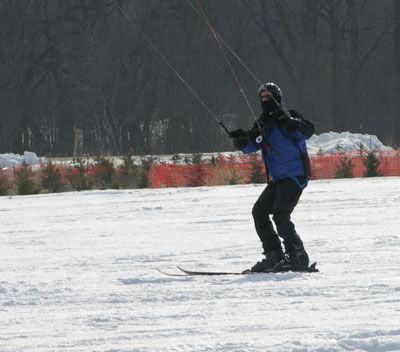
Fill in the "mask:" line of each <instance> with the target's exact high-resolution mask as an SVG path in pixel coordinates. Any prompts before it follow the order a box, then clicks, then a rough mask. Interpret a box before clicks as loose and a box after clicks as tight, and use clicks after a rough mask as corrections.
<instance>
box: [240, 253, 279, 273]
mask: <svg viewBox="0 0 400 352" xmlns="http://www.w3.org/2000/svg"><path fill="white" fill-rule="evenodd" d="M263 254H264V255H265V259H263V260H262V261H261V262H257V264H255V265H254V266H253V267H252V268H251V269H250V270H245V271H244V272H253V273H256V272H264V271H268V270H271V269H272V268H273V267H274V266H275V265H276V264H277V263H279V262H280V261H281V260H283V259H284V258H285V256H284V254H283V251H282V249H280V248H279V249H275V250H272V251H267V252H264V253H263Z"/></svg>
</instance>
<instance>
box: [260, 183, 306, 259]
mask: <svg viewBox="0 0 400 352" xmlns="http://www.w3.org/2000/svg"><path fill="white" fill-rule="evenodd" d="M302 192H303V191H302V189H301V188H300V187H299V185H298V184H297V183H296V182H295V181H293V180H292V179H290V178H285V179H283V180H281V181H279V182H277V183H273V182H271V183H270V184H269V185H268V186H267V187H266V188H265V190H264V191H263V192H262V193H261V195H260V197H259V198H258V200H257V202H256V203H255V204H254V207H253V218H254V224H255V227H256V231H257V234H258V237H260V240H261V242H262V245H263V248H264V251H271V250H275V249H279V248H281V241H280V239H279V237H282V238H283V243H284V246H285V250H286V251H290V250H291V249H292V248H293V246H294V245H295V246H301V247H303V242H302V241H301V239H300V237H299V235H298V234H297V233H296V230H295V228H294V224H293V223H292V222H291V221H290V214H291V213H292V211H293V209H294V208H295V206H296V205H297V202H298V201H299V199H300V196H301V194H302ZM270 214H272V215H273V216H272V219H273V221H274V223H275V225H276V231H277V232H275V230H274V227H273V225H272V222H271V220H270V218H269V215H270ZM278 235H279V236H278Z"/></svg>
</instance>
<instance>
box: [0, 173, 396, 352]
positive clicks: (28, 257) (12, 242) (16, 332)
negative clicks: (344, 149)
mask: <svg viewBox="0 0 400 352" xmlns="http://www.w3.org/2000/svg"><path fill="white" fill-rule="evenodd" d="M263 187H264V185H239V186H223V187H209V188H205V187H202V188H177V189H146V190H124V191H87V192H81V193H64V194H48V195H35V196H13V197H0V221H1V226H0V351H2V352H4V351H13V352H15V351H18V352H19V351H40V352H47V351H54V352H63V351H85V352H89V351H90V352H92V351H99V352H100V351H101V352H106V351H108V352H111V351H113V352H117V351H120V352H122V351H126V352H127V351H229V352H231V351H257V352H259V351H297V352H300V351H319V352H322V351H327V352H328V351H329V352H331V351H399V350H400V275H399V269H400V227H399V224H400V220H399V214H400V178H373V179H347V180H330V181H313V182H311V183H310V185H309V186H308V188H307V189H306V191H305V193H304V195H303V197H302V200H301V202H300V203H299V205H298V207H297V208H296V210H295V212H294V214H293V218H294V220H295V223H296V225H297V230H298V232H299V233H300V235H301V236H302V238H303V241H304V242H305V245H306V248H307V250H308V253H309V255H310V258H311V260H314V261H317V262H318V267H319V269H320V271H321V272H320V273H313V274H305V273H279V274H258V275H253V276H223V277H168V276H163V275H162V274H160V273H159V272H157V271H156V270H155V268H156V267H158V268H161V269H163V270H165V271H169V272H177V271H178V270H177V269H176V265H181V266H183V267H184V268H188V269H204V270H235V271H241V270H243V269H246V268H249V267H250V266H251V265H252V264H254V263H255V262H256V261H257V260H260V259H261V247H260V245H259V243H258V239H257V236H256V234H255V231H254V229H253V222H252V218H251V208H252V204H253V203H254V202H255V200H256V199H257V197H258V195H259V194H260V193H261V191H262V189H263Z"/></svg>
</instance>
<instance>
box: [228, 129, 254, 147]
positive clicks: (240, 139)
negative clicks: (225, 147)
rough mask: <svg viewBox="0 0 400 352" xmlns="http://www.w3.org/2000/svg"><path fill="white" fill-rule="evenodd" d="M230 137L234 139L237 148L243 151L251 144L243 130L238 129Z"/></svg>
mask: <svg viewBox="0 0 400 352" xmlns="http://www.w3.org/2000/svg"><path fill="white" fill-rule="evenodd" d="M229 137H230V138H233V145H234V147H235V148H237V149H239V150H242V149H243V148H244V147H246V145H247V143H249V139H248V138H247V136H246V133H245V132H244V131H243V130H242V129H238V130H235V131H232V132H230V133H229Z"/></svg>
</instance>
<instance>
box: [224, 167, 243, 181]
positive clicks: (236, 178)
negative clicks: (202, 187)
mask: <svg viewBox="0 0 400 352" xmlns="http://www.w3.org/2000/svg"><path fill="white" fill-rule="evenodd" d="M227 181H228V182H229V184H230V185H237V184H238V183H241V182H242V177H241V176H240V175H238V174H237V173H236V169H235V168H233V169H232V170H231V177H230V178H229V179H228V180H227Z"/></svg>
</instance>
